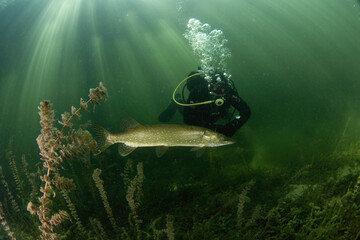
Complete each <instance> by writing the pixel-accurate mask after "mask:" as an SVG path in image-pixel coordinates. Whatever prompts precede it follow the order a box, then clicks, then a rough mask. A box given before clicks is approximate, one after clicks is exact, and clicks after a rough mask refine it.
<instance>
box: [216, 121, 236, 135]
mask: <svg viewBox="0 0 360 240" xmlns="http://www.w3.org/2000/svg"><path fill="white" fill-rule="evenodd" d="M236 130H237V129H236V128H234V127H233V126H232V125H231V122H230V123H228V124H226V125H214V131H215V132H218V133H221V134H224V135H225V136H227V137H232V136H233V135H234V134H235V132H236Z"/></svg>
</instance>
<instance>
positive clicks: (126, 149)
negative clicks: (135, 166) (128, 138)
mask: <svg viewBox="0 0 360 240" xmlns="http://www.w3.org/2000/svg"><path fill="white" fill-rule="evenodd" d="M135 149H136V147H130V146H128V145H126V144H124V143H119V147H118V151H119V154H120V155H121V156H123V157H125V156H127V155H129V154H130V153H132V152H133V151H134V150H135Z"/></svg>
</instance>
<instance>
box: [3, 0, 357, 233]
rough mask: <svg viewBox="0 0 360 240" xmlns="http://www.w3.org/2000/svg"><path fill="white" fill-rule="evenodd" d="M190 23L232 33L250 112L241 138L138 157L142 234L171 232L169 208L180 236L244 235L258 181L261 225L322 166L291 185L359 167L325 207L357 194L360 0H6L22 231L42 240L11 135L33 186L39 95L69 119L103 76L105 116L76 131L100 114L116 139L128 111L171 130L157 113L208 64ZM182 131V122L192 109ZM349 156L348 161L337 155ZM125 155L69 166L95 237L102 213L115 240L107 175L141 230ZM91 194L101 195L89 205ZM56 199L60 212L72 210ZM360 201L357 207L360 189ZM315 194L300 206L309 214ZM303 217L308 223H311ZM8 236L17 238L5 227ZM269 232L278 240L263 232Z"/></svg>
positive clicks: (235, 69)
mask: <svg viewBox="0 0 360 240" xmlns="http://www.w3.org/2000/svg"><path fill="white" fill-rule="evenodd" d="M190 18H196V19H199V20H200V21H202V22H203V23H209V24H210V25H211V26H212V27H213V28H216V29H221V30H222V31H223V33H224V35H225V37H226V38H227V39H228V45H227V46H228V47H229V49H230V51H231V54H232V57H231V59H230V60H229V61H228V68H229V71H230V72H231V74H232V79H233V80H234V82H235V84H236V87H237V89H238V92H239V94H240V96H241V97H242V98H243V99H245V101H246V102H247V103H248V104H249V106H250V108H251V111H252V116H251V118H250V120H249V121H248V122H247V123H246V124H245V125H244V126H243V127H242V128H241V129H240V130H238V131H237V133H236V135H235V136H234V138H235V139H236V140H237V144H235V145H232V146H227V147H223V148H216V149H211V150H207V151H206V152H205V154H204V155H203V156H202V157H200V158H196V157H195V154H194V153H193V152H189V151H188V149H185V148H176V149H170V150H169V152H167V153H166V155H165V156H164V157H162V158H160V159H158V158H156V156H155V154H154V150H153V149H150V148H147V149H138V150H136V151H135V152H134V153H133V154H131V155H130V157H131V159H133V161H134V167H135V166H136V164H137V163H138V162H143V163H144V174H145V177H146V178H145V180H144V185H143V195H144V197H143V199H142V204H141V207H140V209H139V216H140V217H142V219H143V220H144V221H143V223H142V225H141V229H142V231H144V232H149V233H151V230H150V225H151V224H150V223H151V220H154V219H157V218H158V217H162V219H161V220H160V221H159V225H161V226H160V227H158V226H157V225H156V226H157V227H158V228H163V227H164V226H165V218H166V214H171V215H173V216H174V228H175V239H234V238H238V239H243V238H244V239H246V237H243V238H241V237H240V236H241V235H243V234H244V231H245V230H244V229H243V228H241V229H236V215H237V203H238V199H237V198H238V195H239V194H241V192H242V190H243V189H244V187H245V186H246V183H247V182H249V181H250V180H251V179H256V181H257V182H256V183H255V185H254V186H253V187H252V188H251V189H250V190H249V197H250V198H249V199H248V201H247V203H248V205H249V208H246V206H245V210H244V213H243V215H244V219H250V217H251V214H252V212H253V210H254V209H255V206H257V205H258V204H261V205H262V206H263V207H262V211H263V215H264V216H265V215H267V216H269V215H268V214H267V213H268V212H269V211H270V209H273V208H274V207H276V205H277V202H278V201H279V199H282V197H283V196H284V195H286V193H287V192H288V191H289V190H288V189H286V187H282V186H284V185H285V186H286V183H287V182H288V180H289V178H291V176H293V175H294V174H295V172H297V171H298V170H299V169H301V168H302V167H304V166H305V165H306V164H310V163H311V164H312V166H313V168H310V170H308V171H309V172H310V173H308V175H305V176H303V175H301V177H303V179H301V178H300V179H299V181H298V182H297V181H295V180H297V179H295V180H294V181H295V182H292V184H313V185H316V184H320V183H324V184H325V182H326V179H336V177H335V176H337V175H336V174H337V173H338V172H339V171H340V170H339V169H344V168H343V167H344V166H345V165H347V166H351V168H352V169H355V170H353V171H354V172H352V174H350V175H346V176H347V178H346V179H345V180H339V181H337V182H336V184H339V185H336V184H334V185H336V186H337V187H334V188H336V189H335V190H334V189H333V191H332V192H326V191H323V192H321V193H322V194H323V195H322V196H323V198H322V199H321V200H319V202H321V201H322V203H323V202H324V201H325V202H326V201H328V202H330V199H332V197H334V196H339V195H341V194H345V193H346V190H347V189H348V188H351V189H353V194H354V195H356V194H355V192H356V191H355V190H354V188H355V185H356V184H355V183H356V177H357V176H359V172H360V170H359V169H358V167H357V165H356V163H358V162H359V152H358V151H359V150H358V147H357V146H358V145H357V141H359V134H360V121H359V117H360V110H359V109H360V108H359V104H360V97H359V96H360V95H359V92H360V81H359V79H360V67H359V62H360V44H359V39H360V4H359V2H358V1H355V0H342V1H340V0H326V1H325V0H314V1H306V0H279V1H274V0H271V1H269V0H251V1H250V0H237V1H235V0H223V1H215V0H207V1H205V0H198V1H191V0H178V1H176V0H168V1H165V0H131V1H130V0H107V1H100V0H98V1H96V0H86V1H85V0H62V1H60V0H50V1H49V0H46V1H44V0H36V1H35V0H34V1H25V0H15V1H0V84H1V87H0V96H1V97H0V104H1V108H0V136H1V138H0V144H1V146H2V148H1V149H2V152H1V153H0V157H1V158H0V164H1V165H2V167H3V169H4V171H5V178H6V179H7V180H8V183H9V185H10V188H12V189H13V190H14V193H13V195H14V196H15V198H16V201H18V203H19V205H21V207H22V209H21V211H22V212H23V215H24V216H26V217H24V218H25V220H23V222H22V223H21V224H22V225H21V226H23V225H26V226H28V228H26V229H25V230H24V232H28V235H29V236H30V235H31V236H38V235H39V234H38V233H37V232H36V231H37V230H36V229H37V224H39V222H38V219H37V218H36V217H34V218H31V216H30V214H28V213H27V212H26V210H25V208H26V204H27V202H28V201H29V200H30V198H29V199H26V196H28V195H29V194H28V193H30V192H31V189H30V187H29V186H27V187H26V186H25V184H24V190H23V193H22V194H23V195H21V194H20V193H19V192H17V189H16V185H17V184H16V181H14V177H13V170H12V169H13V168H12V167H10V166H9V161H8V157H7V156H6V152H7V151H9V147H8V146H9V141H10V139H11V138H12V136H13V137H14V141H13V144H12V146H11V149H12V151H13V153H14V154H15V156H16V158H15V162H16V164H17V168H18V171H19V174H20V178H21V179H22V181H24V182H26V178H25V175H24V173H23V171H24V169H23V167H24V166H23V165H22V162H21V155H22V154H25V155H26V156H27V159H28V162H29V164H30V166H29V171H30V172H36V170H37V168H40V169H41V168H42V165H41V163H40V162H41V161H40V159H39V155H38V153H39V149H38V147H37V145H36V141H35V139H36V137H37V136H38V134H39V133H40V125H39V116H38V113H37V112H38V110H37V106H38V105H39V103H40V101H43V100H45V99H46V100H50V101H51V102H52V103H53V104H54V109H55V114H56V118H57V119H60V118H61V117H60V115H61V113H63V112H64V111H70V107H71V106H72V105H74V106H78V104H79V99H80V97H82V98H84V99H85V98H87V95H88V90H89V88H93V87H96V86H97V85H98V83H99V82H100V81H102V82H103V83H104V85H105V86H106V87H107V89H108V92H109V97H108V99H107V101H106V102H104V103H101V105H100V106H96V109H95V112H92V111H90V112H89V113H83V118H82V119H80V120H79V121H76V127H78V125H79V124H82V123H85V122H86V121H87V120H92V121H95V122H98V123H100V124H102V125H104V126H106V127H107V128H109V129H111V130H113V131H117V130H119V122H120V119H121V117H122V116H124V115H126V116H132V117H133V118H135V119H137V120H138V121H139V122H140V123H143V124H156V123H159V122H158V120H157V117H158V115H159V113H160V112H161V111H162V110H163V109H164V108H165V107H166V106H167V104H168V103H169V101H170V98H171V94H172V91H173V89H174V88H175V87H176V85H177V84H178V83H179V82H180V81H181V80H182V79H183V78H184V77H185V76H186V75H187V74H188V73H189V72H191V71H192V70H194V69H196V68H197V66H198V65H199V59H197V58H196V57H195V55H194V54H193V52H192V49H191V47H190V46H189V44H188V42H187V40H186V39H185V38H184V36H183V34H184V32H185V30H186V24H187V22H188V20H189V19H190ZM91 110H92V109H91ZM172 123H177V124H183V122H182V118H181V115H180V114H178V115H176V116H175V117H174V119H173V120H172ZM339 152H346V153H347V154H343V155H341V157H339V156H338V155H337V154H338V153H339ZM126 159H127V158H122V157H120V156H119V155H118V154H117V150H116V147H113V148H110V150H109V151H108V152H106V153H105V154H104V155H102V156H100V157H91V158H89V162H90V163H91V164H90V165H89V166H90V168H88V169H87V168H86V169H85V170H84V165H82V164H83V163H82V162H81V161H80V160H79V159H78V158H75V159H74V160H73V163H72V164H73V165H71V164H69V163H65V164H64V169H62V170H61V171H62V172H61V174H62V175H64V176H67V177H70V178H74V179H75V182H76V184H77V185H78V186H77V190H74V191H72V192H71V194H73V195H71V197H72V198H73V199H74V202H75V204H76V206H79V209H78V214H79V216H80V219H81V220H82V221H83V225H85V228H86V230H87V231H88V234H89V236H91V237H94V236H95V233H94V232H92V228H91V224H90V223H89V220H88V219H89V217H94V216H98V217H99V219H100V221H101V222H102V223H103V225H104V228H105V230H106V231H107V232H108V237H109V239H112V238H114V236H116V234H115V233H114V232H113V231H112V228H111V225H110V223H109V221H108V219H107V215H106V213H105V211H104V208H103V206H102V201H101V198H100V197H99V196H98V193H97V192H96V190H94V189H95V186H94V185H93V186H92V187H88V186H89V185H91V184H92V178H91V174H92V171H93V170H94V169H95V168H100V169H102V170H103V173H102V175H101V177H103V179H104V181H105V183H104V187H105V190H106V191H107V193H108V195H109V196H108V198H109V201H110V205H111V206H112V208H113V211H114V215H115V220H116V221H117V224H118V225H119V226H124V228H126V229H128V232H129V235H130V236H131V238H133V237H134V236H135V235H136V234H135V233H134V231H133V230H131V229H132V228H131V225H130V224H129V222H128V220H127V217H128V214H129V207H128V206H127V202H126V199H125V192H124V191H125V190H124V187H123V186H122V185H121V184H123V180H122V178H121V177H120V173H121V172H123V169H124V166H125V162H126ZM39 163H40V164H39ZM86 166H88V165H86ZM135 172H136V171H135ZM135 172H134V173H133V174H135ZM76 175H77V176H78V177H74V176H76ZM132 177H133V176H132ZM37 181H38V182H37V184H38V186H40V185H41V182H40V181H39V180H38V178H37ZM354 184H355V185H354ZM349 186H350V187H349ZM89 189H90V190H89ZM340 189H343V190H344V191H345V192H341V190H340ZM118 192H120V193H119V194H117V193H118ZM0 193H1V195H0V198H1V199H0V201H1V202H2V203H3V206H4V209H5V215H6V216H8V218H9V219H8V222H9V225H10V227H11V228H12V229H15V232H16V233H17V234H18V239H21V236H22V235H21V233H20V229H21V227H19V226H17V224H16V223H17V222H19V219H18V217H16V216H15V215H16V214H15V212H14V210H12V207H11V204H10V200H9V197H8V194H7V191H6V187H4V185H2V184H1V183H0ZM89 193H91V194H92V198H91V200H88V201H85V200H83V199H84V198H85V197H84V196H87V195H88V194H89ZM38 194H39V196H40V192H38ZM311 194H315V193H313V192H310V193H309V196H311ZM58 195H59V196H57V197H56V200H55V201H56V204H57V205H56V206H55V208H56V209H67V206H66V203H65V202H64V200H63V199H61V196H60V194H58ZM341 196H342V195H341ZM354 198H355V199H357V200H359V196H358V195H356V196H355V197H354ZM304 199H305V200H303V202H300V203H299V202H297V203H296V204H294V205H296V207H297V208H299V209H307V208H309V203H308V202H307V200H308V199H307V198H306V197H304ZM309 199H311V197H309ZM324 199H325V200H324ZM326 199H327V200H326ZM314 201H315V200H314ZM302 204H303V205H302ZM318 205H321V204H320V203H318ZM80 206H82V207H80ZM289 206H292V205H289ZM289 208H291V207H289ZM284 209H286V207H284ZM284 209H283V210H284ZM292 209H293V208H292ZM323 209H325V207H324V208H323ZM67 211H69V210H67ZM284 211H285V210H284ZM299 211H300V210H299ZM69 212H70V211H69ZM300 212H301V211H300ZM304 212H306V211H305V210H304ZM304 212H301V214H298V215H297V217H298V219H301V217H303V219H306V217H304V214H305V213H304ZM351 212H355V213H357V212H356V211H351ZM302 214H303V215H302ZM339 215H340V214H339ZM289 216H292V215H291V214H288V215H286V217H289ZM345 216H346V214H345ZM286 217H284V219H286ZM209 219H210V220H209ZM344 219H347V220H349V219H350V220H349V224H348V225H351V226H353V225H352V224H353V222H352V221H351V219H357V221H358V219H359V215H357V216H352V217H351V218H350V217H349V218H345V217H344ZM267 220H269V218H267ZM299 221H300V220H299ZM304 221H305V220H304ZM29 222H31V224H30V223H29ZM264 222H265V223H266V219H265V220H264V219H262V220H261V219H260V220H259V221H258V222H257V225H256V226H253V227H252V228H251V229H252V230H253V231H254V232H261V231H262V232H263V233H264V232H265V233H267V230H268V229H267V230H264V229H266V228H263V226H265V225H266V224H264ZM350 223H351V224H350ZM32 225H33V227H31V226H32ZM62 225H64V226H60V227H58V229H59V230H58V232H66V231H65V229H70V230H69V231H70V232H71V233H69V234H70V235H73V236H75V235H76V236H77V238H78V239H87V238H81V237H80V234H79V232H78V231H77V229H76V228H75V227H74V224H71V223H69V222H67V223H64V224H62ZM279 225H280V226H282V225H281V224H279ZM345 225H346V223H345ZM355 225H356V224H355ZM29 226H30V227H29ZM70 226H72V227H70ZM286 226H288V228H289V229H290V226H289V225H286ZM296 227H298V226H296ZM296 227H294V229H298V228H296ZM323 227H324V226H323ZM326 227H328V226H326ZM324 228H325V227H324ZM281 229H284V228H281V227H280V228H279V229H275V228H274V230H273V231H274V233H272V234H273V235H271V236H278V238H274V239H290V238H291V237H294V238H291V239H302V238H301V236H300V235H296V234H295V233H293V235H291V234H290V233H289V232H287V234H289V235H282V236H283V238H281V237H280V235H281V234H280V233H281ZM285 229H286V228H285ZM314 229H316V227H314ZM325 229H326V228H325ZM247 230H248V229H246V231H247ZM294 231H295V230H294ZM314 231H315V230H314ZM329 231H330V230H329ZM349 231H350V230H349ZM295 232H296V231H295ZM350 232H351V231H350ZM131 234H132V235H131ZM277 234H278V235H277ZM315 235H316V234H315ZM1 236H4V237H3V238H5V236H6V234H5V232H4V231H3V229H2V228H0V237H1ZM111 236H113V237H111ZM284 236H285V237H284ZM308 236H310V237H311V236H313V239H321V238H315V237H314V235H311V234H310V235H308ZM324 236H325V235H324ZM338 236H339V235H338ZM351 236H356V233H354V234H353V235H351ZM357 236H359V235H357ZM163 237H164V239H165V238H166V236H165V235H164V236H163ZM267 237H268V238H269V239H270V235H267V234H263V235H262V238H263V239H264V238H267ZM142 238H144V239H145V237H144V236H142ZM68 239H71V238H69V237H68ZM95 239H96V238H95ZM98 239H101V238H98ZM149 239H151V238H149ZM248 239H250V238H248Z"/></svg>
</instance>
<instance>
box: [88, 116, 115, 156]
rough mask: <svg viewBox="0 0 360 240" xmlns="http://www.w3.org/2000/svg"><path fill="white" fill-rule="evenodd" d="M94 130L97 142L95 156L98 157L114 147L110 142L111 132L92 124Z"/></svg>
mask: <svg viewBox="0 0 360 240" xmlns="http://www.w3.org/2000/svg"><path fill="white" fill-rule="evenodd" d="M92 129H93V132H94V138H95V140H96V142H97V149H96V152H95V155H98V154H100V153H102V152H103V151H105V149H107V148H108V147H110V146H111V145H112V143H110V142H109V140H108V136H109V135H110V132H109V131H108V130H106V129H105V128H103V127H102V126H100V125H99V124H96V123H92Z"/></svg>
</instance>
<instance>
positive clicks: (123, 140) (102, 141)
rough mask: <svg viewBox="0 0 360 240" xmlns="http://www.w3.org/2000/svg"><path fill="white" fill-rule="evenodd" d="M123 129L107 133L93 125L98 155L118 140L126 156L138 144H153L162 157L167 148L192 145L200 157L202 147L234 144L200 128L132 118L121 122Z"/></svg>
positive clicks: (222, 136)
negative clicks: (118, 131)
mask: <svg viewBox="0 0 360 240" xmlns="http://www.w3.org/2000/svg"><path fill="white" fill-rule="evenodd" d="M122 128H123V131H122V132H120V133H110V132H109V131H108V130H106V129H105V128H103V127H101V126H100V125H97V124H93V129H94V132H95V138H96V140H97V143H98V151H97V154H100V153H101V152H103V151H104V150H105V149H107V148H108V147H109V146H111V145H113V144H115V143H118V144H119V148H118V149H119V154H120V155H122V156H127V155H129V154H130V153H132V152H133V151H134V150H135V149H136V148H138V147H156V155H157V156H158V157H161V156H162V155H163V154H164V153H165V152H166V150H167V148H168V147H176V146H181V147H193V149H192V150H196V151H197V150H200V151H198V152H197V155H198V156H199V155H200V153H201V152H202V149H205V147H218V146H223V145H229V144H233V143H235V141H234V140H233V139H231V138H229V137H226V136H224V135H222V134H220V133H217V132H215V131H212V130H210V129H207V128H203V127H196V126H187V125H175V124H158V125H148V126H144V125H141V124H139V123H138V122H137V121H135V120H134V119H132V118H126V119H124V120H123V121H122Z"/></svg>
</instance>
